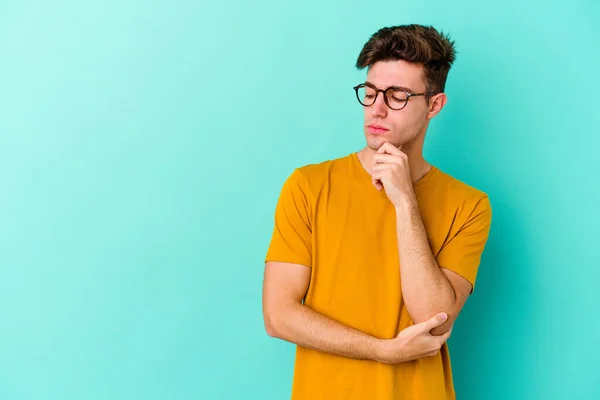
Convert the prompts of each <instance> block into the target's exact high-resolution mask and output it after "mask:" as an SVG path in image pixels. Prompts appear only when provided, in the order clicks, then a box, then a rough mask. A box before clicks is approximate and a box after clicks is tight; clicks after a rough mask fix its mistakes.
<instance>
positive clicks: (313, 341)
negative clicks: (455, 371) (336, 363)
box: [263, 262, 455, 364]
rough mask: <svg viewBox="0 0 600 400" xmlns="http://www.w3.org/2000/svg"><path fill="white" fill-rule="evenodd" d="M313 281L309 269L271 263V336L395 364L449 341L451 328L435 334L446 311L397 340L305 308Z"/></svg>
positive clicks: (267, 311)
mask: <svg viewBox="0 0 600 400" xmlns="http://www.w3.org/2000/svg"><path fill="white" fill-rule="evenodd" d="M309 282H310V268H309V267H307V266H304V265H298V264H289V263H280V262H267V263H266V266H265V275H264V282H263V315H264V322H265V328H266V330H267V333H268V334H269V335H270V336H272V337H277V338H280V339H283V340H286V341H289V342H292V343H295V344H297V345H299V346H302V347H307V348H311V349H315V350H318V351H321V352H325V353H329V354H334V355H338V356H342V357H347V358H354V359H365V360H374V361H379V362H383V363H390V364H395V363H400V362H406V361H411V360H415V359H418V358H421V357H426V356H431V355H434V354H436V353H437V352H438V351H439V349H440V348H441V346H442V345H443V344H444V342H445V341H446V340H447V339H448V338H449V337H450V333H451V329H446V332H445V333H443V334H442V335H434V334H432V333H431V331H432V330H434V329H436V328H437V329H439V327H440V326H441V325H442V324H444V323H445V321H447V320H449V319H450V318H453V316H451V315H449V314H448V315H447V316H446V314H444V313H438V314H435V315H433V317H430V318H429V319H427V320H425V321H423V322H420V323H417V324H415V325H413V326H410V327H408V328H406V329H404V330H403V331H401V332H400V333H399V334H398V336H397V337H396V338H393V339H380V338H376V337H373V336H370V335H368V334H366V333H364V332H361V331H359V330H357V329H354V328H351V327H348V326H346V325H344V324H341V323H339V322H337V321H335V320H333V319H331V318H329V317H327V316H325V315H323V314H320V313H318V312H316V311H314V310H312V309H310V308H309V307H307V306H305V305H304V304H302V299H303V298H304V296H305V294H306V291H307V289H308V284H309ZM445 317H446V318H445ZM454 318H455V317H454Z"/></svg>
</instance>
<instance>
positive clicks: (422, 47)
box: [356, 24, 456, 97]
mask: <svg viewBox="0 0 600 400" xmlns="http://www.w3.org/2000/svg"><path fill="white" fill-rule="evenodd" d="M455 57H456V50H455V48H454V41H451V40H450V38H449V37H448V35H444V34H443V33H441V32H438V31H437V30H436V29H435V28H433V27H432V26H423V25H416V24H411V25H398V26H392V27H386V28H382V29H380V30H378V31H377V32H375V33H374V34H373V35H372V36H371V38H370V39H369V41H368V42H367V43H366V44H365V45H364V47H363V49H362V51H361V52H360V55H359V56H358V60H357V61H356V68H358V69H363V68H366V67H371V66H372V65H373V64H375V63H376V62H378V61H397V60H404V61H407V62H411V63H415V64H422V65H423V66H424V68H423V70H424V73H423V75H424V76H423V78H424V80H425V85H426V90H427V92H428V94H431V95H433V94H437V93H442V92H443V91H444V89H445V87H446V78H447V77H448V72H449V71H450V67H451V66H452V63H453V62H454V59H455ZM428 97H429V96H428Z"/></svg>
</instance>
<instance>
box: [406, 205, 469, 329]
mask: <svg viewBox="0 0 600 400" xmlns="http://www.w3.org/2000/svg"><path fill="white" fill-rule="evenodd" d="M396 230H397V234H398V251H399V253H400V264H401V265H402V267H401V268H400V278H401V279H402V295H403V297H404V300H405V302H406V308H407V309H408V312H409V314H410V316H411V318H412V319H413V321H414V322H415V323H418V322H421V321H424V320H426V319H428V318H430V317H431V315H434V314H435V313H438V312H441V311H443V312H445V313H447V314H448V320H447V321H446V323H444V324H443V325H442V326H440V327H437V328H435V329H434V330H433V331H432V332H431V333H432V334H434V335H441V334H443V333H445V332H446V331H448V330H449V329H450V327H451V326H452V324H453V323H454V321H455V320H456V318H457V317H458V314H459V313H460V311H461V309H462V307H463V306H464V304H465V302H466V300H467V298H468V296H469V294H470V293H471V289H472V285H471V283H470V282H469V281H468V280H467V279H465V278H463V277H462V276H460V275H459V274H457V273H455V272H453V271H450V270H448V269H444V268H440V267H439V266H438V265H437V263H436V261H435V258H434V257H433V254H432V252H431V248H430V247H429V242H428V240H427V233H426V231H425V227H424V225H423V221H422V219H421V214H420V213H419V208H418V205H417V202H416V200H415V199H414V198H410V197H408V198H407V199H406V201H405V202H404V203H403V204H401V205H399V206H396Z"/></svg>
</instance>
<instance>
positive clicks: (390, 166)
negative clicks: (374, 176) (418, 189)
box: [371, 164, 398, 173]
mask: <svg viewBox="0 0 600 400" xmlns="http://www.w3.org/2000/svg"><path fill="white" fill-rule="evenodd" d="M397 167H398V164H374V165H373V166H372V167H371V173H373V172H381V171H387V170H394V169H396V168H397Z"/></svg>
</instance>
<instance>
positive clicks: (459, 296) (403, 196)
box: [371, 143, 491, 335]
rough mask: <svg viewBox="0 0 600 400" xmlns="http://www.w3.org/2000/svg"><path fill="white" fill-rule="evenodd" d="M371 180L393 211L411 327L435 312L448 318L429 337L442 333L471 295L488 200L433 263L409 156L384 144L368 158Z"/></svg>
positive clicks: (488, 216)
mask: <svg viewBox="0 0 600 400" xmlns="http://www.w3.org/2000/svg"><path fill="white" fill-rule="evenodd" d="M371 175H372V179H373V185H374V186H375V187H376V188H377V189H378V190H382V189H384V188H385V191H386V194H387V196H388V198H389V199H390V201H391V202H392V203H393V204H394V207H395V210H396V233H397V237H398V251H399V258H400V265H401V267H400V277H401V280H402V295H403V297H404V301H405V304H406V308H407V309H408V312H409V314H410V316H411V318H412V320H413V321H414V322H415V323H418V322H420V321H424V320H426V319H427V318H429V317H430V316H431V315H433V314H435V313H438V312H442V311H443V312H445V313H447V314H448V321H447V322H446V323H445V324H444V325H442V326H440V327H437V328H436V329H434V330H433V331H432V334H437V335H439V334H442V333H444V332H446V331H448V330H449V329H450V328H451V326H452V324H453V323H454V320H455V319H456V317H457V316H458V314H459V313H460V311H461V309H462V307H463V306H464V304H465V301H466V299H467V297H468V296H469V294H470V293H471V292H472V289H473V286H472V282H474V280H475V274H476V271H477V266H478V265H479V259H480V255H481V252H482V250H483V248H484V246H485V243H486V240H487V234H488V232H489V227H490V220H491V209H490V207H489V200H488V199H487V197H485V198H484V199H481V201H479V202H478V203H477V204H476V205H475V209H474V210H473V212H472V213H471V216H470V217H469V219H468V220H467V221H466V222H465V223H464V225H463V226H462V227H461V228H460V230H459V232H458V233H457V234H456V235H455V236H454V237H453V238H452V239H451V240H450V241H449V242H448V243H446V244H445V245H444V247H443V248H442V249H441V251H440V253H439V254H438V255H437V259H436V258H434V256H433V254H432V252H431V249H430V247H429V242H428V239H427V232H426V231H425V227H424V225H423V221H422V219H421V214H420V212H419V207H418V204H417V200H416V196H415V193H414V191H413V185H412V178H413V177H411V174H410V168H409V164H408V156H407V155H406V154H405V153H403V152H402V151H400V149H399V148H397V147H395V146H394V145H392V144H391V143H384V144H383V145H382V146H381V147H380V148H379V150H378V151H377V154H375V155H374V156H373V165H372V168H371ZM444 266H446V267H448V269H446V268H443V267H444ZM454 271H460V272H461V274H459V273H457V272H454ZM467 278H469V279H467Z"/></svg>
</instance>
